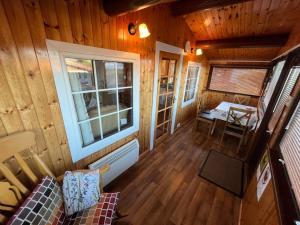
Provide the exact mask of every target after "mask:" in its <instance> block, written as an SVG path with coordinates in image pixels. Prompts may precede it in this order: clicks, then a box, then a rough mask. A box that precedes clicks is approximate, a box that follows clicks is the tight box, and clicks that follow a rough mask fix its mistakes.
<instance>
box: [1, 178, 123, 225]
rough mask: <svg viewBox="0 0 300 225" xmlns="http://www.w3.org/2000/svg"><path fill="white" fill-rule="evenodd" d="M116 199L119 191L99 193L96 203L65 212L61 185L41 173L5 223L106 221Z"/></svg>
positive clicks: (101, 223)
mask: <svg viewBox="0 0 300 225" xmlns="http://www.w3.org/2000/svg"><path fill="white" fill-rule="evenodd" d="M118 200H119V193H102V194H101V196H100V199H99V202H98V204H97V205H95V206H93V207H91V208H89V209H86V210H83V211H80V212H77V213H75V214H73V215H72V216H66V215H65V212H64V203H63V195H62V191H61V187H60V186H59V184H58V183H57V182H56V181H55V180H54V179H53V178H51V177H44V178H43V179H42V181H41V183H39V184H38V185H37V186H36V188H35V189H34V190H33V192H32V193H31V194H30V195H29V196H28V197H27V199H26V200H25V201H24V202H23V204H22V205H21V206H20V208H19V209H18V210H17V211H16V213H15V214H14V215H13V216H12V217H11V218H10V220H9V221H8V223H7V224H11V225H23V224H24V225H26V224H36V225H37V224H40V225H43V224H51V225H52V224H53V225H64V224H66V225H71V224H76V225H77V224H86V225H88V224H97V225H110V224H111V223H112V220H113V218H114V216H115V211H116V205H117V202H118Z"/></svg>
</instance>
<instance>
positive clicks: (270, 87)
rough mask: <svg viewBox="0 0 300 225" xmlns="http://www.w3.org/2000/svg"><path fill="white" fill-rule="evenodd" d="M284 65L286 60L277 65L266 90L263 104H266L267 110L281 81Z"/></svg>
mask: <svg viewBox="0 0 300 225" xmlns="http://www.w3.org/2000/svg"><path fill="white" fill-rule="evenodd" d="M284 63H285V60H282V61H280V62H278V63H277V64H276V66H275V69H274V72H273V74H272V78H271V80H270V81H269V83H268V85H267V87H266V89H265V93H264V97H263V103H264V106H265V108H267V106H268V105H269V102H270V100H271V97H272V95H273V92H274V90H275V87H276V85H277V82H278V80H279V77H280V74H281V71H282V69H283V66H284Z"/></svg>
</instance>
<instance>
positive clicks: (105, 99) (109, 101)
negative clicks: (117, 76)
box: [99, 90, 117, 115]
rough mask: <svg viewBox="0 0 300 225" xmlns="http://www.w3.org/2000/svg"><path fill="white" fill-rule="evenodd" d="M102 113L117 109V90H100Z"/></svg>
mask: <svg viewBox="0 0 300 225" xmlns="http://www.w3.org/2000/svg"><path fill="white" fill-rule="evenodd" d="M99 101H100V111H101V115H105V114H109V113H112V112H116V111H117V94H116V91H115V90H112V91H100V92H99Z"/></svg>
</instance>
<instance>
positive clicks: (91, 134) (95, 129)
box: [79, 119, 101, 146]
mask: <svg viewBox="0 0 300 225" xmlns="http://www.w3.org/2000/svg"><path fill="white" fill-rule="evenodd" d="M79 127H80V132H81V137H82V142H83V146H86V145H89V144H92V143H93V142H96V141H98V140H100V139H101V134H100V124H99V119H95V120H92V121H87V122H83V123H81V124H79Z"/></svg>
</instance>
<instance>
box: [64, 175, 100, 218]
mask: <svg viewBox="0 0 300 225" xmlns="http://www.w3.org/2000/svg"><path fill="white" fill-rule="evenodd" d="M99 183H100V176H99V171H98V170H92V171H89V172H85V173H83V172H71V171H67V172H65V175H64V183H63V197H64V204H65V213H66V214H67V215H68V216H69V215H72V214H74V213H76V212H79V211H82V210H84V209H88V208H90V207H92V206H94V205H96V204H97V203H98V201H99V198H100V188H99Z"/></svg>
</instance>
